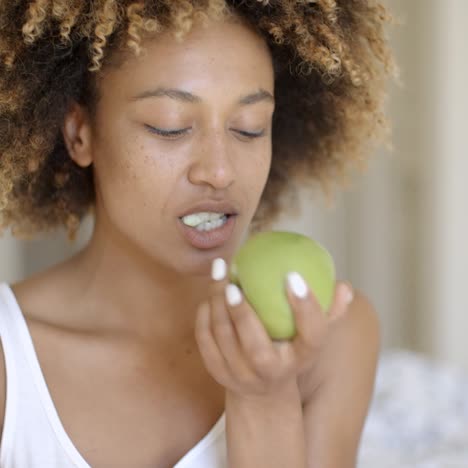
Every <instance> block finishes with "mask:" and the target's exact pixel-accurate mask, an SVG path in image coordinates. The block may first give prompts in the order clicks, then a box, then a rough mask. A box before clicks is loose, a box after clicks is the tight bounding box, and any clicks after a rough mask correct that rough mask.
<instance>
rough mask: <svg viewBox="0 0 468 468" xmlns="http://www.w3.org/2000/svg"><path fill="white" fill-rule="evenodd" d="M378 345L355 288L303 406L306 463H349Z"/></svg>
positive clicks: (320, 467) (336, 467)
mask: <svg viewBox="0 0 468 468" xmlns="http://www.w3.org/2000/svg"><path fill="white" fill-rule="evenodd" d="M379 349H380V327H379V320H378V317H377V314H376V312H375V310H374V308H373V306H372V305H371V304H370V303H369V301H368V300H367V298H366V297H365V296H364V295H362V294H360V293H358V292H357V291H355V299H354V301H353V302H352V303H351V304H350V306H349V310H348V312H347V313H346V314H345V316H344V317H342V318H341V319H340V320H337V321H336V322H335V323H334V324H333V329H332V330H330V335H329V339H328V340H327V344H326V346H325V347H324V349H323V354H322V356H321V358H320V364H319V366H320V369H319V375H320V381H321V382H322V384H321V385H319V386H318V387H317V389H316V390H315V392H314V393H313V394H312V395H310V398H309V399H308V401H307V402H306V403H305V405H304V427H305V439H306V450H307V468H354V467H355V466H356V459H357V454H358V449H359V442H360V437H361V432H362V429H363V426H364V422H365V419H366V416H367V412H368V408H369V403H370V400H371V398H372V394H373V389H374V380H375V374H376V369H377V362H378V355H379Z"/></svg>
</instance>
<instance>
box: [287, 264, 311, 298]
mask: <svg viewBox="0 0 468 468" xmlns="http://www.w3.org/2000/svg"><path fill="white" fill-rule="evenodd" d="M288 285H289V287H290V288H291V291H292V292H293V294H294V295H295V296H296V297H298V298H299V299H304V298H305V297H306V296H307V284H306V282H305V281H304V279H303V278H302V276H301V275H300V274H299V273H297V272H295V271H293V272H291V273H288Z"/></svg>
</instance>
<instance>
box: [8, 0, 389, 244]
mask: <svg viewBox="0 0 468 468" xmlns="http://www.w3.org/2000/svg"><path fill="white" fill-rule="evenodd" d="M0 4H1V10H0V233H1V231H2V230H3V229H5V228H11V231H12V233H13V234H14V235H16V236H18V237H23V238H24V237H26V238H27V237H31V236H33V235H34V234H35V233H37V232H40V231H50V230H53V229H56V228H58V227H61V226H63V227H65V228H66V229H67V232H68V235H69V239H71V240H73V238H74V237H75V233H76V231H77V229H78V228H79V226H80V223H81V221H82V219H83V218H84V216H85V215H86V214H87V213H89V212H92V210H93V207H94V203H95V187H94V179H93V167H92V166H90V167H87V168H82V167H80V166H78V165H77V164H76V163H75V162H74V161H73V160H72V159H71V158H70V156H69V154H68V152H67V149H66V147H65V144H64V140H63V136H62V131H61V127H62V123H63V119H64V116H65V115H66V113H67V110H68V109H69V106H70V104H71V103H72V102H78V103H81V104H83V105H86V106H87V107H88V109H89V110H90V111H92V109H93V108H94V106H95V105H96V102H97V100H98V95H97V91H96V89H97V86H96V85H95V84H96V81H97V80H96V77H97V76H98V74H99V71H100V70H101V69H102V68H104V67H105V66H106V65H107V64H108V63H110V62H111V61H112V56H113V55H114V56H116V55H118V54H111V52H113V51H119V52H122V53H121V54H120V55H121V56H123V55H125V54H124V53H123V52H125V53H135V54H139V53H140V52H141V50H142V40H143V39H144V36H145V35H154V34H158V32H161V31H164V30H170V31H173V32H174V35H175V38H176V39H178V40H180V39H182V38H183V36H184V35H185V34H187V32H189V31H190V29H191V27H192V24H193V22H194V21H197V20H201V21H204V20H208V19H223V18H227V17H228V16H229V15H233V16H235V17H236V18H241V19H242V20H244V21H245V22H246V23H247V24H249V25H251V26H252V27H253V28H255V30H256V31H257V32H258V34H260V35H261V36H262V37H263V38H264V39H265V41H266V42H267V44H268V46H269V48H270V51H271V54H272V58H273V64H274V70H275V99H276V107H275V113H274V116H273V135H272V148H273V149H272V151H273V153H272V165H271V170H270V174H269V178H268V181H267V185H266V187H265V190H264V193H263V196H262V199H261V201H260V205H259V207H258V210H257V213H256V216H255V218H254V220H253V221H254V223H257V225H258V226H260V225H262V223H263V224H265V223H267V222H269V221H271V220H272V219H274V218H275V217H276V216H277V215H278V214H279V212H280V210H281V208H282V206H281V203H280V200H284V199H285V195H286V194H289V193H292V191H294V184H292V183H291V181H297V182H303V181H312V180H313V181H317V182H319V184H320V186H321V187H322V188H323V189H324V192H326V193H328V192H329V188H330V184H331V182H333V183H337V184H341V185H343V184H345V183H346V180H347V172H348V169H349V168H351V167H353V166H354V167H358V168H364V167H365V163H366V159H367V156H368V154H369V153H370V148H371V147H372V145H370V144H369V143H370V142H377V141H379V139H380V137H381V136H383V135H384V134H385V133H386V132H385V129H386V128H387V124H386V121H385V119H384V115H383V103H384V99H385V87H386V86H385V83H386V80H387V78H388V76H389V75H392V74H393V73H394V71H395V66H394V63H393V60H392V55H391V52H390V50H389V47H388V45H387V40H386V35H385V27H386V24H387V23H388V22H389V21H390V20H391V18H390V15H389V14H388V13H387V11H386V10H385V8H384V7H383V6H382V5H381V4H379V3H378V2H377V1H374V0H308V1H307V0H271V1H268V0H263V1H255V0H137V1H135V0H122V1H117V0H89V1H84V0H8V1H6V0H0Z"/></svg>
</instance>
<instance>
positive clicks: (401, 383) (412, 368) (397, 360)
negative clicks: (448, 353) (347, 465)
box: [358, 350, 468, 468]
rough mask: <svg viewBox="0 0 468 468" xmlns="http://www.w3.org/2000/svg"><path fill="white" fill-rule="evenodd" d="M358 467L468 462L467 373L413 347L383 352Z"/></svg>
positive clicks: (425, 467)
mask: <svg viewBox="0 0 468 468" xmlns="http://www.w3.org/2000/svg"><path fill="white" fill-rule="evenodd" d="M358 467H359V468H468V373H464V372H463V371H461V370H459V369H456V368H453V367H448V366H445V365H442V364H440V363H437V362H434V361H432V360H430V359H428V358H427V357H425V356H423V355H419V354H416V353H413V352H408V351H403V350H394V351H387V352H386V353H384V354H383V355H382V356H381V359H380V364H379V369H378V373H377V381H376V388H375V394H374V398H373V401H372V404H371V407H370V411H369V416H368V419H367V421H366V425H365V427H364V432H363V436H362V441H361V450H360V456H359V463H358Z"/></svg>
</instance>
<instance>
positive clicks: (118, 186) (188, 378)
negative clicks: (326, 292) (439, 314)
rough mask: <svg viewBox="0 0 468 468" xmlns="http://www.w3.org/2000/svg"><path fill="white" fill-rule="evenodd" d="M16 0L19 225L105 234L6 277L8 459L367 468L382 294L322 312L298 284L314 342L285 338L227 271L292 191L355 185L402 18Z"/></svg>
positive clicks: (360, 5)
mask: <svg viewBox="0 0 468 468" xmlns="http://www.w3.org/2000/svg"><path fill="white" fill-rule="evenodd" d="M2 8H3V10H2V12H1V13H0V21H1V23H2V33H1V36H0V38H1V40H0V44H1V48H0V55H1V57H2V68H1V69H0V70H1V72H0V73H1V75H0V92H1V94H0V105H1V111H0V112H1V113H0V122H1V127H0V132H1V133H0V135H1V138H0V142H1V143H0V145H1V146H0V148H1V156H0V200H1V205H0V206H1V208H2V211H1V213H2V226H3V227H5V228H7V227H10V228H11V229H12V231H13V233H14V234H16V235H18V236H31V235H33V234H34V233H36V232H40V231H44V230H50V229H55V228H58V227H60V226H66V227H67V229H68V232H69V235H70V238H72V239H73V237H74V234H75V232H76V230H77V228H78V227H79V224H80V221H81V220H82V218H83V217H84V216H85V215H86V214H87V213H89V212H91V213H92V214H93V215H94V230H93V234H92V237H91V239H90V241H89V243H88V244H87V245H86V247H85V248H83V250H81V251H80V252H79V253H78V254H77V255H75V256H74V257H72V258H71V259H69V260H67V261H64V262H62V263H60V264H58V265H55V266H53V267H52V268H49V269H47V270H46V271H43V272H41V273H39V274H36V275H33V276H31V277H29V278H27V279H25V280H23V281H20V282H17V283H15V284H13V285H7V284H5V283H4V284H2V286H1V289H0V318H1V321H0V337H1V342H2V348H0V349H2V350H3V351H1V354H2V355H3V357H4V359H0V362H1V363H2V364H3V361H5V363H4V365H0V402H1V403H0V408H1V410H0V421H2V422H3V426H0V429H2V431H3V435H2V442H1V448H0V466H1V467H2V468H10V467H20V468H23V467H24V468H26V467H28V468H36V467H37V468H39V467H40V468H44V467H48V468H49V467H61V468H63V467H67V466H78V467H89V466H92V467H96V468H99V467H132V468H133V467H149V466H154V467H168V466H174V465H175V466H177V468H183V467H202V466H203V467H205V468H211V467H213V468H214V467H220V468H221V467H231V468H233V467H235V468H238V467H242V468H249V467H255V468H261V467H263V466H265V467H269V468H271V467H280V466H281V467H285V466H288V467H306V466H307V467H322V468H323V467H330V468H331V467H337V468H338V467H339V468H344V467H352V466H355V463H356V455H357V451H358V445H359V438H360V434H361V430H362V427H363V423H364V420H365V416H366V412H367V408H368V404H369V400H370V398H371V394H372V388H373V381H374V375H375V367H376V362H377V354H378V348H379V332H378V321H377V319H376V313H375V311H374V310H373V307H372V306H371V304H370V303H369V301H368V300H367V299H366V298H365V296H364V295H363V294H361V293H359V292H358V291H355V292H354V298H353V292H352V290H351V289H350V285H349V284H347V283H346V282H341V281H340V282H337V285H336V292H335V298H334V302H333V305H332V307H331V309H330V311H329V315H328V316H325V315H324V314H323V311H321V310H320V307H319V306H318V305H317V303H316V301H315V299H314V296H313V293H312V292H311V291H304V290H303V289H302V290H301V287H303V286H304V285H303V283H302V282H301V278H297V275H293V276H292V280H293V281H292V283H290V284H289V287H288V297H289V300H290V302H291V305H292V307H293V310H294V313H295V318H296V323H297V328H298V334H297V336H296V337H295V338H294V340H293V341H291V342H281V343H273V341H272V340H271V339H270V338H269V337H268V336H267V335H266V332H265V330H264V328H263V326H262V325H261V323H260V322H259V320H258V319H257V317H256V315H255V313H254V311H253V310H252V308H251V307H250V306H249V304H248V303H247V302H246V301H245V300H244V299H243V298H242V295H241V292H240V291H239V290H238V289H236V288H234V287H233V286H232V285H228V281H227V279H226V277H225V276H226V275H225V272H226V266H227V265H228V264H229V261H230V259H231V258H232V256H233V254H234V253H235V251H236V249H237V248H238V247H239V245H240V244H241V242H242V239H243V238H244V237H245V236H246V235H247V234H248V233H249V231H254V230H260V229H265V228H266V226H267V225H268V224H269V223H271V222H272V220H273V219H274V218H275V216H276V215H277V214H279V213H280V212H281V211H282V210H283V209H288V207H287V204H284V205H281V204H280V199H281V197H283V198H284V196H285V195H286V194H288V193H291V192H290V190H291V187H292V185H290V183H291V182H292V181H294V180H297V181H298V180H305V178H306V177H307V178H308V179H309V180H312V179H314V180H318V181H321V182H322V183H323V184H324V185H326V184H328V183H329V182H330V181H333V180H336V181H342V180H343V177H344V174H345V172H346V171H345V170H344V169H345V168H346V167H347V166H351V164H349V163H352V162H360V161H362V155H363V146H364V144H367V143H368V140H369V136H372V135H377V134H378V133H379V131H380V130H381V129H382V128H383V123H382V118H381V106H382V97H383V93H382V90H383V87H382V83H383V80H384V78H385V75H386V74H387V73H388V72H389V71H390V69H391V59H390V56H389V53H388V51H387V49H386V45H385V40H384V37H383V32H382V28H383V25H384V23H385V22H386V21H387V16H386V13H385V11H384V10H383V8H382V7H381V6H379V5H378V4H374V2H370V1H364V0H355V1H344V0H343V1H341V2H334V1H330V0H317V1H314V2H305V1H278V2H268V1H264V2H254V1H248V2H245V1H228V2H224V1H220V0H212V1H201V0H200V1H186V0H180V1H169V0H166V1H151V2H150V1H147V2H144V1H138V2H135V1H121V2H117V1H115V0H99V1H92V2H83V1H80V0H75V1H68V0H67V1H65V0H62V1H51V0H34V1H15V2H8V5H3V6H2ZM382 65H383V66H382ZM191 215H193V216H191ZM193 225H196V226H195V227H193ZM295 292H296V293H299V294H295ZM304 292H305V295H304V294H303V293H304ZM3 403H5V404H3Z"/></svg>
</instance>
